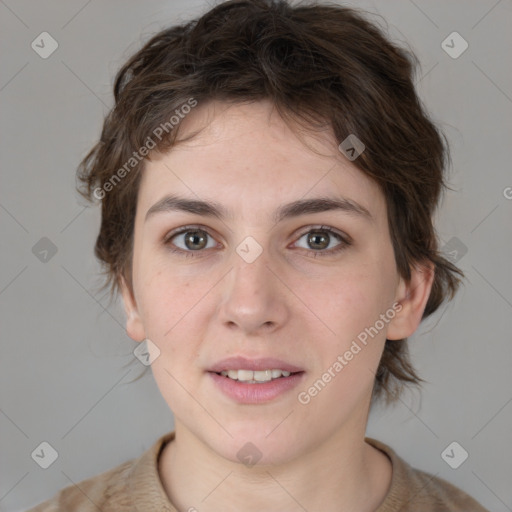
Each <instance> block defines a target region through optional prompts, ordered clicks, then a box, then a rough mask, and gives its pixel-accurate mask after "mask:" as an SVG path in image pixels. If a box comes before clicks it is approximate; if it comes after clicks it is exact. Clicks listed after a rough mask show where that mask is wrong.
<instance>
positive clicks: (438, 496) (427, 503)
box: [366, 438, 489, 512]
mask: <svg viewBox="0 0 512 512" xmlns="http://www.w3.org/2000/svg"><path fill="white" fill-rule="evenodd" d="M366 442H368V443H369V444H371V445H372V446H374V447H375V448H377V449H378V450H381V451H382V452H384V453H385V454H386V455H387V456H388V457H389V459H390V460H391V463H392V466H393V475H392V477H391V485H390V488H389V490H388V494H387V495H386V497H385V499H384V501H383V503H382V504H381V506H380V507H379V508H378V510H377V512H398V511H400V512H407V511H411V512H412V511H414V512H489V511H488V510H487V509H485V508H484V507H482V505H480V504H479V503H478V502H477V501H476V500H475V499H473V498H472V497H471V496H469V495H468V494H466V493H465V492H464V491H462V490H461V489H459V488H457V487H455V486H454V485H453V484H451V483H449V482H448V481H446V480H444V479H442V478H439V477H436V476H435V475H431V474H430V473H427V472H425V471H420V470H419V469H415V468H413V467H411V466H410V465H409V464H408V463H407V462H405V461H404V460H403V459H402V458H401V457H399V456H398V455H397V454H396V452H395V451H394V450H393V449H392V448H390V447H389V446H387V445H385V444H384V443H381V442H380V441H376V440H375V439H370V438H366Z"/></svg>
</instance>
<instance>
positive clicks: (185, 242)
mask: <svg viewBox="0 0 512 512" xmlns="http://www.w3.org/2000/svg"><path fill="white" fill-rule="evenodd" d="M209 239H210V240H211V242H210V241H209ZM209 242H210V243H209ZM165 244H166V245H171V246H174V247H176V248H177V249H173V250H176V251H182V252H193V251H196V252H197V251H201V250H202V249H209V248H212V247H215V241H214V240H213V238H212V237H211V236H210V235H209V234H208V233H207V232H206V231H205V230H204V229H197V228H184V229H182V230H181V231H179V232H177V233H173V234H171V235H170V236H168V237H167V238H166V240H165Z"/></svg>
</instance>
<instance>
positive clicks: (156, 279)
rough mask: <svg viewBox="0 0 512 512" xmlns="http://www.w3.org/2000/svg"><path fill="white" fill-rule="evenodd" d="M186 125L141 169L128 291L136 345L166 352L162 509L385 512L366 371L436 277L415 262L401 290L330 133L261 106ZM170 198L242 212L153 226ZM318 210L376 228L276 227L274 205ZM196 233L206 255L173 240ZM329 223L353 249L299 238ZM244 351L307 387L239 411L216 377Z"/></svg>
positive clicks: (380, 233)
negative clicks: (251, 460)
mask: <svg viewBox="0 0 512 512" xmlns="http://www.w3.org/2000/svg"><path fill="white" fill-rule="evenodd" d="M180 130H181V131H180V137H183V136H185V135H188V134H191V133H196V132H197V131H198V130H199V132H198V133H196V135H195V136H194V137H193V138H192V139H191V140H189V141H187V142H181V143H179V144H178V145H177V146H176V147H174V148H173V149H172V150H171V151H170V152H168V153H166V154H163V155H154V156H152V159H151V160H148V161H147V162H146V168H145V170H144V173H143V178H142V181H141V185H140V190H139V195H138V203H137V213H136V219H135V231H134V246H133V264H132V265H133V266H132V279H133V280H132V283H133V287H132V288H130V287H129V286H127V285H126V282H125V281H124V280H122V282H121V289H122V295H123V302H124V305H125V310H126V314H127V324H126V325H127V332H128V334H129V335H130V337H132V338H133V339H134V340H136V341H141V340H144V339H145V338H148V339H150V340H151V341H152V342H153V343H154V345H155V346H157V347H158V349H159V350H160V355H159V356H158V357H157V358H156V359H155V361H154V362H153V364H152V371H153V375H154V378H155V380H156V382H157V384H158V386H159V389H160V391H161V393H162V396H163V397H164V399H165V401H166V402H167V404H168V405H169V407H170V408H171V410H172V411H173V413H174V417H175V430H176V440H175V441H174V442H172V443H169V444H168V445H167V446H166V448H165V449H164V451H163V454H162V456H161V459H160V462H159V472H160V475H161V480H162V483H163V486H164V488H165V491H166V492H167V494H168V496H169V499H170V500H171V501H172V503H173V504H174V505H175V506H177V508H178V509H179V510H189V509H190V508H191V507H195V508H196V509H197V510H200V511H201V512H208V511H214V510H216V511H218V510H225V511H231V510H232V511H238V510H242V509H243V510H248V511H252V510H254V511H260V510H266V511H269V512H271V511H280V512H281V511H283V510H287V511H295V510H297V511H298V510H301V511H303V510H304V508H305V509H306V510H326V511H337V512H339V511H343V510H347V511H348V510H359V511H362V512H364V511H368V512H369V511H374V510H376V509H377V507H378V505H379V504H380V503H381V502H382V500H383V499H384V497H385V495H386V493H387V491H388V488H389V484H390V481H391V474H392V468H391V464H390V462H389V460H388V458H387V457H386V456H385V455H384V454H383V453H382V452H380V451H379V450H377V449H375V448H373V447H371V446H370V445H369V444H368V443H366V442H365V440H364V436H365V429H366V423H367V419H368V412H369V406H370V398H371V391H372V386H373V381H374V375H375V372H376V370H377V367H378V364H379V360H380V357H381V354H382V351H383V349H384V343H385V340H386V337H387V338H389V339H401V338H405V337H407V336H410V335H411V334H412V333H413V332H414V331H415V329H416V328H417V326H418V324H419V322H420V320H421V316H422V313H423V310H424V307H425V304H426V301H427V299H428V295H429V292H430V288H431V284H432V277H433V275H432V272H431V269H430V268H427V267H420V266H418V267H417V268H415V269H413V271H412V278H411V280H410V281H409V282H405V281H404V280H403V279H402V278H401V277H400V276H399V275H398V272H397V269H396V264H395V260H394V254H393V248H392V244H391V238H390V234H389V229H388V221H387V214H386V203H385V198H384V196H383V194H382V192H381V191H380V189H379V187H378V186H377V185H376V184H375V183H374V182H373V181H371V180H370V179H369V178H368V177H366V176H365V175H364V174H363V173H362V172H361V171H359V170H358V169H357V167H356V166H355V164H354V163H353V162H350V161H349V160H348V159H346V158H345V157H344V156H343V154H341V153H340V151H339V150H338V149H337V145H338V144H337V142H336V140H335V139H334V136H333V135H332V134H331V133H330V132H329V131H324V132H319V133H316V134H314V135H312V134H302V136H301V138H298V137H297V130H293V129H292V128H291V127H290V126H289V125H287V124H286V123H285V122H284V121H283V120H282V118H281V117H280V116H279V115H278V113H277V112H276V111H275V109H273V108H272V106H271V105H270V104H269V103H268V102H266V101H261V102H254V103H251V104H236V105H231V106H227V105H225V104H222V103H216V102H210V103H207V104H203V105H201V104H200V105H199V106H198V107H196V108H195V109H194V110H193V111H192V112H191V113H190V114H188V115H187V117H186V118H185V119H184V120H183V121H182V125H181V127H180ZM168 194H176V195H180V196H184V197H187V198H191V199H201V200H213V201H216V202H218V203H221V204H222V205H223V206H224V207H225V208H227V209H228V210H230V211H231V212H232V213H233V217H232V218H226V219H224V220H223V221H221V220H219V219H216V218H212V217H207V216H204V215H198V214H192V213H188V212H179V211H165V212H159V213H155V214H153V215H150V216H149V217H148V219H146V214H147V212H148V210H149V209H150V208H151V207H152V206H153V205H154V204H155V203H157V202H158V201H159V200H161V199H162V198H163V197H164V196H166V195H168ZM313 197H331V198H339V197H344V198H348V199H350V200H351V201H354V202H356V203H358V204H359V205H361V206H363V207H364V208H366V209H367V210H368V211H369V212H370V214H371V219H368V218H366V217H364V216H362V215H356V214H354V213H350V212H346V211H337V210H336V211H327V212H317V213H308V214H303V215H300V216H297V217H294V218H290V219H286V220H283V221H282V222H279V223H277V224H276V223H275V222H274V221H273V220H272V216H271V214H272V213H273V212H274V211H275V210H276V209H277V208H278V207H279V206H281V205H283V204H285V203H289V202H292V201H294V200H298V199H304V198H313ZM198 224H199V225H200V226H201V229H204V230H205V231H206V232H207V233H208V234H209V235H210V236H209V237H207V240H208V245H207V247H206V248H203V249H201V250H200V251H198V250H196V251H193V250H191V249H190V248H188V247H187V245H186V244H185V236H184V235H183V234H182V235H177V236H176V237H174V238H172V237H171V238H170V239H169V236H168V235H169V234H170V233H171V232H172V231H173V230H175V229H176V228H179V227H182V226H186V225H198ZM319 226H328V227H330V228H332V229H333V230H335V231H338V232H340V233H342V234H344V235H345V236H346V235H348V236H349V237H350V239H351V244H350V245H344V247H343V250H341V251H339V252H337V253H334V252H332V250H333V249H334V248H336V247H337V246H338V245H339V244H340V243H343V242H340V241H339V239H337V238H336V237H335V236H334V235H330V234H329V233H327V235H326V234H325V232H322V234H323V235H324V236H327V239H328V240H329V245H328V246H327V248H323V249H318V246H314V245H313V246H311V243H308V235H307V233H308V232H310V231H311V230H314V229H315V228H318V227H319ZM203 235H204V233H203ZM247 236H251V237H253V238H254V239H255V240H256V241H257V242H258V244H259V245H260V246H261V248H262V250H263V251H262V253H261V255H260V256H259V257H258V258H256V260H255V261H253V262H252V263H248V262H247V261H245V260H244V259H242V258H241V257H240V256H239V254H238V253H237V252H236V248H237V246H238V245H239V244H240V243H241V242H242V241H243V240H244V239H245V238H246V237H247ZM173 243H174V245H172V244H173ZM171 247H174V248H175V249H179V248H181V249H182V250H183V251H188V253H187V254H188V255H189V256H190V257H184V256H183V255H179V254H178V253H173V252H172V251H171V250H170V249H171ZM322 251H323V254H324V255H323V256H322V255H321V254H319V252H322ZM329 251H331V252H329ZM315 255H316V257H315ZM394 303H400V305H401V310H400V312H399V313H396V315H395V316H394V318H393V319H392V320H390V321H389V322H387V323H386V324H385V327H384V328H383V329H382V330H381V331H380V332H379V334H378V335H377V336H375V337H374V338H373V339H372V340H371V341H370V342H369V343H368V344H367V345H366V346H365V347H364V348H363V349H362V350H361V351H360V352H359V353H358V354H357V355H356V356H354V358H353V359H352V360H351V361H350V362H349V363H348V364H347V365H346V366H345V367H344V368H343V370H342V371H341V372H339V373H337V374H336V377H335V378H333V379H332V380H331V382H329V383H328V384H327V385H326V386H325V388H324V389H323V390H322V391H321V392H320V393H318V395H317V396H315V397H314V398H312V399H311V401H310V402H309V403H308V404H306V405H304V404H301V403H300V402H299V401H298V399H297V395H298V393H299V392H300V391H304V390H307V389H308V387H309V386H311V385H312V384H313V383H314V382H315V381H316V380H317V379H318V378H320V377H321V376H322V374H323V373H324V372H325V371H326V370H327V369H328V368H329V367H332V365H333V363H334V362H335V361H336V359H337V357H338V356H339V355H340V354H344V353H345V352H346V351H347V350H348V349H349V347H350V345H351V343H352V341H353V340H354V339H356V337H357V335H358V334H359V333H360V332H362V331H363V330H364V329H365V327H369V326H373V325H374V324H375V322H376V320H378V319H379V315H381V314H383V313H385V312H386V311H387V310H389V309H390V308H391V307H392V305H393V304H394ZM237 355H243V356H246V357H248V358H256V357H276V358H279V359H282V360H285V361H287V362H289V363H291V364H295V365H297V366H299V367H301V368H302V369H303V370H305V374H304V376H303V381H302V382H301V383H300V385H299V387H298V388H296V389H294V390H292V391H289V392H286V393H285V394H284V395H281V396H279V397H278V398H277V399H274V400H272V401H271V402H267V403H260V404H242V405H241V404H236V403H235V402H234V401H232V400H231V399H229V398H227V397H226V396H225V395H223V394H222V393H221V392H220V391H219V390H218V389H217V388H216V386H214V385H213V383H212V381H211V378H210V375H209V374H208V373H207V372H206V370H207V369H208V368H209V367H210V366H211V365H212V364H213V363H215V362H217V361H219V360H221V359H223V358H225V357H228V356H237ZM248 441H250V442H252V443H253V444H254V445H255V446H256V447H257V448H258V450H259V451H260V452H261V459H260V460H259V461H258V463H257V464H256V465H255V466H252V467H248V466H245V465H244V464H242V463H241V462H240V460H239V459H238V458H237V452H238V451H239V450H240V449H241V448H242V447H243V446H244V445H245V444H246V443H247V442H248ZM319 489H321V492H318V491H319Z"/></svg>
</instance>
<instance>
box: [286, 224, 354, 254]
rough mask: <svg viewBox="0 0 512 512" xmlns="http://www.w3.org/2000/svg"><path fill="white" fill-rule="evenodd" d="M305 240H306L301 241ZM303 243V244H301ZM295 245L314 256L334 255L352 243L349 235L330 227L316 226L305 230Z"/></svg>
mask: <svg viewBox="0 0 512 512" xmlns="http://www.w3.org/2000/svg"><path fill="white" fill-rule="evenodd" d="M302 240H304V242H301V241H302ZM301 244H302V245H301ZM295 245H296V246H297V247H299V248H301V249H306V250H307V251H308V252H309V253H310V254H312V255H313V256H315V257H316V256H332V255H334V254H336V253H337V252H339V251H342V250H343V249H345V248H347V247H348V246H349V245H351V240H350V237H348V235H346V236H343V235H342V234H341V233H337V232H336V231H334V230H333V229H331V228H329V227H323V226H322V227H316V228H313V229H311V228H310V230H309V231H307V232H305V233H304V234H303V235H302V236H301V237H300V238H299V240H298V241H297V242H296V243H295Z"/></svg>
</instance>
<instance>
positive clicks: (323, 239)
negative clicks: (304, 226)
mask: <svg viewBox="0 0 512 512" xmlns="http://www.w3.org/2000/svg"><path fill="white" fill-rule="evenodd" d="M329 242H330V236H329V235H326V234H325V232H324V231H311V232H310V233H308V239H307V243H308V244H309V246H310V247H311V248H312V249H325V248H326V247H328V245H329Z"/></svg>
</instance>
